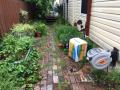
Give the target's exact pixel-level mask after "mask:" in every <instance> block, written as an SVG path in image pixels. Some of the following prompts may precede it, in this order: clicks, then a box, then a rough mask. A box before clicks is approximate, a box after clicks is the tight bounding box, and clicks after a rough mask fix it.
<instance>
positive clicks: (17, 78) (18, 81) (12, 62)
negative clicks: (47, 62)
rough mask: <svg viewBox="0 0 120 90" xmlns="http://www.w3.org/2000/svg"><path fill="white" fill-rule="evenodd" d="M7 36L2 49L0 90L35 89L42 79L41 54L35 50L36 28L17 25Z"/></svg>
mask: <svg viewBox="0 0 120 90" xmlns="http://www.w3.org/2000/svg"><path fill="white" fill-rule="evenodd" d="M11 30H12V33H9V34H6V36H5V37H4V38H3V40H2V42H1V46H0V47H1V48H0V60H1V61H0V69H1V70H0V90H8V88H9V90H18V89H19V88H21V87H22V86H23V85H25V89H26V90H30V89H32V88H33V84H35V83H36V82H37V81H38V80H40V79H41V77H40V76H39V73H38V70H39V69H40V67H41V66H40V65H39V63H38V61H39V59H40V58H41V55H40V53H39V52H38V51H37V50H36V48H34V42H35V38H34V37H33V36H34V31H35V28H34V26H30V25H29V24H17V25H14V26H13V28H12V29H11Z"/></svg>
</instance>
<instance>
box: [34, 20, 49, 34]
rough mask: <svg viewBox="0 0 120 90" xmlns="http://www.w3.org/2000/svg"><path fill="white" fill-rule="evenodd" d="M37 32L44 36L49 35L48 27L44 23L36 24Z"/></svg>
mask: <svg viewBox="0 0 120 90" xmlns="http://www.w3.org/2000/svg"><path fill="white" fill-rule="evenodd" d="M34 26H35V30H36V32H39V33H40V34H41V35H42V36H43V35H46V34H47V31H46V30H47V26H46V25H45V24H44V23H42V22H36V23H34Z"/></svg>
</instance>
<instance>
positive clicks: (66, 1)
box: [66, 0, 68, 21]
mask: <svg viewBox="0 0 120 90" xmlns="http://www.w3.org/2000/svg"><path fill="white" fill-rule="evenodd" d="M66 3H67V21H68V0H66Z"/></svg>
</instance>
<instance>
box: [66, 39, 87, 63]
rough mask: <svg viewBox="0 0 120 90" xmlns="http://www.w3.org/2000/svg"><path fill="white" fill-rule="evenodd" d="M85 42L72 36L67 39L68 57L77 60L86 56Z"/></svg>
mask: <svg viewBox="0 0 120 90" xmlns="http://www.w3.org/2000/svg"><path fill="white" fill-rule="evenodd" d="M86 51H87V42H86V41H84V40H82V39H80V38H72V39H70V41H69V53H68V55H69V57H71V58H72V59H73V60H74V61H75V62H79V61H81V60H83V59H84V57H86Z"/></svg>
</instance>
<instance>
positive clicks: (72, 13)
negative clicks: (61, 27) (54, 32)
mask: <svg viewBox="0 0 120 90" xmlns="http://www.w3.org/2000/svg"><path fill="white" fill-rule="evenodd" d="M64 1H66V0H64ZM81 3H82V1H81V0H69V3H68V21H69V23H70V24H71V25H74V23H75V22H77V21H78V20H82V21H83V25H84V27H85V23H86V14H82V13H81ZM66 5H67V4H66ZM66 10H67V9H66ZM65 12H66V13H67V11H65ZM66 18H67V17H66Z"/></svg>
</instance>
